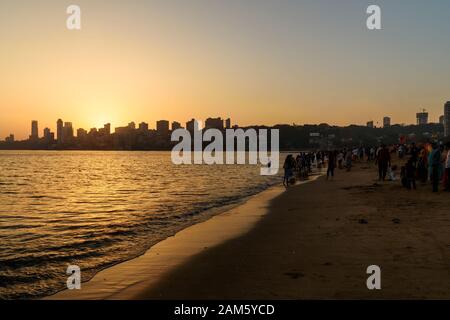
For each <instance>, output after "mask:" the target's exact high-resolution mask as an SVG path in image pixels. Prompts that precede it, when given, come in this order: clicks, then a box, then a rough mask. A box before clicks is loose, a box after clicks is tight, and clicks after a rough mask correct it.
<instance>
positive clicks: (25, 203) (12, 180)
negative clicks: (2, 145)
mask: <svg viewBox="0 0 450 320" xmlns="http://www.w3.org/2000/svg"><path fill="white" fill-rule="evenodd" d="M281 164H282V162H281ZM0 168H1V169H0V299H37V298H40V297H44V296H47V295H51V294H53V293H56V292H57V291H60V290H62V289H64V288H65V287H66V280H67V277H68V275H67V274H66V271H67V267H68V266H69V265H77V266H79V267H80V269H81V271H82V279H83V281H85V280H88V279H90V278H92V277H93V276H94V275H95V274H96V273H97V272H98V271H100V270H102V269H104V268H107V267H109V266H112V265H114V264H117V263H120V262H123V261H126V260H129V259H132V258H134V257H137V256H139V255H141V254H143V253H144V252H145V251H146V250H148V249H149V248H150V247H151V246H152V245H154V244H156V243H157V242H159V241H161V240H163V239H166V238H167V237H169V236H171V235H174V234H175V233H177V232H178V231H180V230H182V229H184V228H186V227H188V226H190V225H192V224H195V223H198V222H201V221H204V220H206V219H208V218H210V217H211V216H213V215H216V214H219V213H220V212H223V211H224V210H226V209H227V208H230V207H231V206H234V205H238V204H240V203H241V202H242V201H244V200H245V199H246V198H248V197H249V196H252V195H254V194H256V193H259V192H261V191H263V190H265V189H267V188H269V187H270V186H273V185H274V184H279V183H281V180H282V178H281V174H282V173H281V171H282V170H280V172H279V175H276V176H261V175H260V167H259V166H257V165H174V164H173V163H172V161H171V157H170V152H153V151H150V152H139V151H131V152H128V151H0Z"/></svg>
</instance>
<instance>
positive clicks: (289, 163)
mask: <svg viewBox="0 0 450 320" xmlns="http://www.w3.org/2000/svg"><path fill="white" fill-rule="evenodd" d="M293 163H294V157H293V156H292V154H289V155H287V157H286V160H284V165H283V169H284V177H283V185H284V186H285V187H288V186H289V180H290V179H291V177H292V175H293V174H294V173H293V169H294V166H293Z"/></svg>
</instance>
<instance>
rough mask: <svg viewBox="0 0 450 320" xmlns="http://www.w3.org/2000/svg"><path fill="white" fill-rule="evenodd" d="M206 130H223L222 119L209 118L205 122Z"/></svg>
mask: <svg viewBox="0 0 450 320" xmlns="http://www.w3.org/2000/svg"><path fill="white" fill-rule="evenodd" d="M205 128H206V129H219V130H223V120H222V118H220V117H219V118H208V119H206V121H205Z"/></svg>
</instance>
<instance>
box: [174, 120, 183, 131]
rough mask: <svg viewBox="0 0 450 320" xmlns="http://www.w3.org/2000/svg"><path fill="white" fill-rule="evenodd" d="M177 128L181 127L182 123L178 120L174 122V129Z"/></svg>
mask: <svg viewBox="0 0 450 320" xmlns="http://www.w3.org/2000/svg"><path fill="white" fill-rule="evenodd" d="M177 129H181V123H179V122H177V121H174V122H172V131H175V130H177Z"/></svg>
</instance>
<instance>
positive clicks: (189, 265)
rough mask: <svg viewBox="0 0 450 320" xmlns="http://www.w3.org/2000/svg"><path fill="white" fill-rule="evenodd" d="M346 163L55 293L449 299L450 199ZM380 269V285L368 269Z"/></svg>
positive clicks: (256, 199) (372, 168)
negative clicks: (371, 285) (332, 173)
mask: <svg viewBox="0 0 450 320" xmlns="http://www.w3.org/2000/svg"><path fill="white" fill-rule="evenodd" d="M376 178H377V171H376V168H375V165H374V164H367V163H366V162H361V163H356V164H355V166H354V168H353V170H352V171H351V172H345V171H344V170H337V173H336V177H335V179H334V180H333V181H327V180H326V179H325V178H324V177H320V178H319V179H317V180H316V181H314V182H311V183H306V184H301V185H298V186H294V187H291V188H289V189H288V190H287V191H285V192H283V189H282V188H281V187H278V188H274V189H270V190H268V191H266V192H264V193H262V194H260V195H258V196H256V197H253V198H251V199H250V200H249V201H247V202H246V203H245V204H244V205H242V206H239V207H237V208H234V209H232V210H231V211H229V212H227V213H225V214H222V215H219V216H216V217H214V218H212V219H210V220H208V221H206V222H204V223H200V224H198V225H195V226H192V227H190V228H188V229H185V230H183V231H182V232H180V233H178V234H177V235H175V236H174V237H171V238H169V239H167V240H165V241H163V242H161V243H159V244H158V245H156V246H154V247H152V248H151V249H150V250H149V251H148V252H147V253H146V254H144V255H143V256H141V257H139V258H137V259H133V260H131V261H128V262H125V263H122V264H119V265H117V266H114V267H112V268H109V269H107V270H104V271H102V272H100V273H98V274H97V275H96V276H95V277H94V278H93V279H92V280H91V281H90V282H88V283H84V284H83V286H82V289H81V290H77V291H68V290H66V291H62V292H60V293H58V294H57V295H54V296H52V297H49V298H50V299H423V298H424V299H431V298H436V299H449V298H450V232H449V231H450V216H449V211H448V208H449V205H450V197H449V194H448V193H445V192H440V193H439V194H432V193H431V186H430V185H424V186H422V185H421V184H420V183H419V185H418V190H417V191H408V190H406V189H404V188H402V187H401V184H400V182H399V181H397V182H378V181H377V180H376ZM370 265H378V266H380V267H381V272H382V274H381V279H382V280H381V285H382V289H381V290H372V291H371V290H368V289H367V287H366V279H367V277H368V275H367V274H366V268H367V267H368V266H370Z"/></svg>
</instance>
